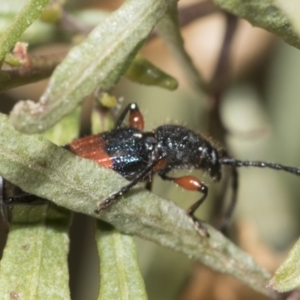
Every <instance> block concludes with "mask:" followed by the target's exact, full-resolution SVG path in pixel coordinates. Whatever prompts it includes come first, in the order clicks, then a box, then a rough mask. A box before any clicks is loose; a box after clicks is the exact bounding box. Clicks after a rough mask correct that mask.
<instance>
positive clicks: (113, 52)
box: [11, 0, 176, 133]
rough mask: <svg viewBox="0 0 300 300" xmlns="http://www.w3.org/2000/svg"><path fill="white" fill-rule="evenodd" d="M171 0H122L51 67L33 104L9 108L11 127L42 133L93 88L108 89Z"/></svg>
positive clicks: (27, 102) (123, 70) (28, 102)
mask: <svg viewBox="0 0 300 300" xmlns="http://www.w3.org/2000/svg"><path fill="white" fill-rule="evenodd" d="M174 3H176V1H175V0H159V1H158V0H150V1H139V0H127V1H126V2H125V3H124V4H123V5H122V6H121V7H120V8H119V9H118V10H117V11H115V12H114V13H112V14H110V15H109V16H108V17H107V18H105V20H103V21H102V22H101V23H100V24H99V25H98V26H97V27H96V28H94V29H93V31H92V32H91V33H90V34H89V36H88V37H87V38H86V39H85V40H84V41H83V42H82V43H81V44H80V45H78V46H76V47H74V48H73V49H72V50H71V51H70V52H69V54H68V55H67V57H66V58H65V60H64V61H63V62H62V63H61V64H60V65H59V66H58V67H57V68H56V69H55V72H54V73H53V76H52V77H51V79H50V82H49V85H48V88H47V89H46V91H45V93H44V94H43V96H42V97H41V98H40V101H39V102H38V103H34V102H32V101H29V100H27V101H21V102H19V103H18V104H17V105H16V106H15V107H14V109H13V111H12V113H11V119H12V122H13V124H14V126H15V127H16V128H17V129H18V130H20V131H22V132H26V133H35V132H42V131H44V130H45V129H47V128H49V127H51V126H53V125H54V124H55V123H56V122H57V121H58V120H60V119H61V118H62V117H63V116H65V115H66V114H68V113H70V112H71V111H72V110H73V109H74V108H75V107H76V106H77V105H78V103H80V102H81V101H82V100H83V99H84V98H85V97H86V96H87V95H89V94H91V93H92V92H93V91H94V90H95V89H96V88H97V87H100V88H101V90H108V89H110V88H112V87H113V86H114V85H115V84H116V82H117V81H118V80H119V78H120V76H121V75H123V73H124V72H125V67H126V66H128V65H129V63H130V62H131V60H132V59H133V58H134V55H135V54H136V52H137V50H138V49H139V48H140V47H141V46H142V43H143V41H144V40H145V38H146V37H147V36H148V35H149V33H150V32H151V30H152V28H153V27H154V26H155V25H156V23H157V22H158V21H159V20H160V19H161V18H162V17H163V16H164V15H165V13H166V11H167V9H168V8H169V6H170V5H171V4H174Z"/></svg>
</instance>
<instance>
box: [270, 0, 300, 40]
mask: <svg viewBox="0 0 300 300" xmlns="http://www.w3.org/2000/svg"><path fill="white" fill-rule="evenodd" d="M275 5H276V6H277V7H279V8H280V9H281V10H282V11H283V13H286V14H287V16H288V18H289V19H290V21H291V23H292V25H293V27H294V29H295V31H296V32H297V33H298V37H300V18H299V11H300V2H299V1H297V0H289V1H284V0H276V1H275Z"/></svg>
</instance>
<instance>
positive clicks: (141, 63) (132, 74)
mask: <svg viewBox="0 0 300 300" xmlns="http://www.w3.org/2000/svg"><path fill="white" fill-rule="evenodd" d="M125 76H126V77H127V78H129V79H130V80H132V81H135V82H137V83H140V84H146V85H156V86H160V87H163V88H165V89H168V90H175V89H176V88H177V87H178V82H177V80H176V79H175V78H173V77H172V76H170V75H168V74H166V73H165V72H163V71H161V70H160V69H159V68H157V67H155V66H154V65H153V64H152V63H150V62H149V61H148V60H147V59H145V58H143V57H142V56H140V55H137V56H136V57H135V58H134V60H133V61H132V63H131V64H130V66H129V68H128V69H127V71H126V73H125Z"/></svg>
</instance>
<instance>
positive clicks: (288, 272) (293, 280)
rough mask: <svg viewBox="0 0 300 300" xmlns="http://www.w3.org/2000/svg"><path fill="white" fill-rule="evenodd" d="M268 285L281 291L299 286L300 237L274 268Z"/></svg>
mask: <svg viewBox="0 0 300 300" xmlns="http://www.w3.org/2000/svg"><path fill="white" fill-rule="evenodd" d="M269 287H271V288H273V289H274V290H276V291H278V292H281V293H284V292H288V291H291V290H293V289H296V288H300V239H299V240H298V241H297V243H296V244H295V245H294V246H293V248H292V249H291V251H290V252H289V254H288V257H287V258H286V260H285V261H284V262H283V263H282V264H281V265H280V267H279V268H278V269H277V270H276V272H275V274H274V276H273V278H272V279H271V280H270V283H269Z"/></svg>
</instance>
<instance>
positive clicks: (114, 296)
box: [96, 222, 147, 300]
mask: <svg viewBox="0 0 300 300" xmlns="http://www.w3.org/2000/svg"><path fill="white" fill-rule="evenodd" d="M96 239H97V248H98V253H99V256H100V294H99V298H98V299H99V300H106V299H110V300H130V299H139V300H143V299H147V295H146V291H145V285H144V282H143V278H142V275H141V273H140V270H139V266H138V261H137V253H136V248H135V243H134V240H133V238H132V237H131V236H129V235H125V234H122V233H120V232H118V231H116V230H114V229H113V228H112V227H111V226H110V225H108V224H107V223H104V222H99V224H98V227H97V231H96Z"/></svg>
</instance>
